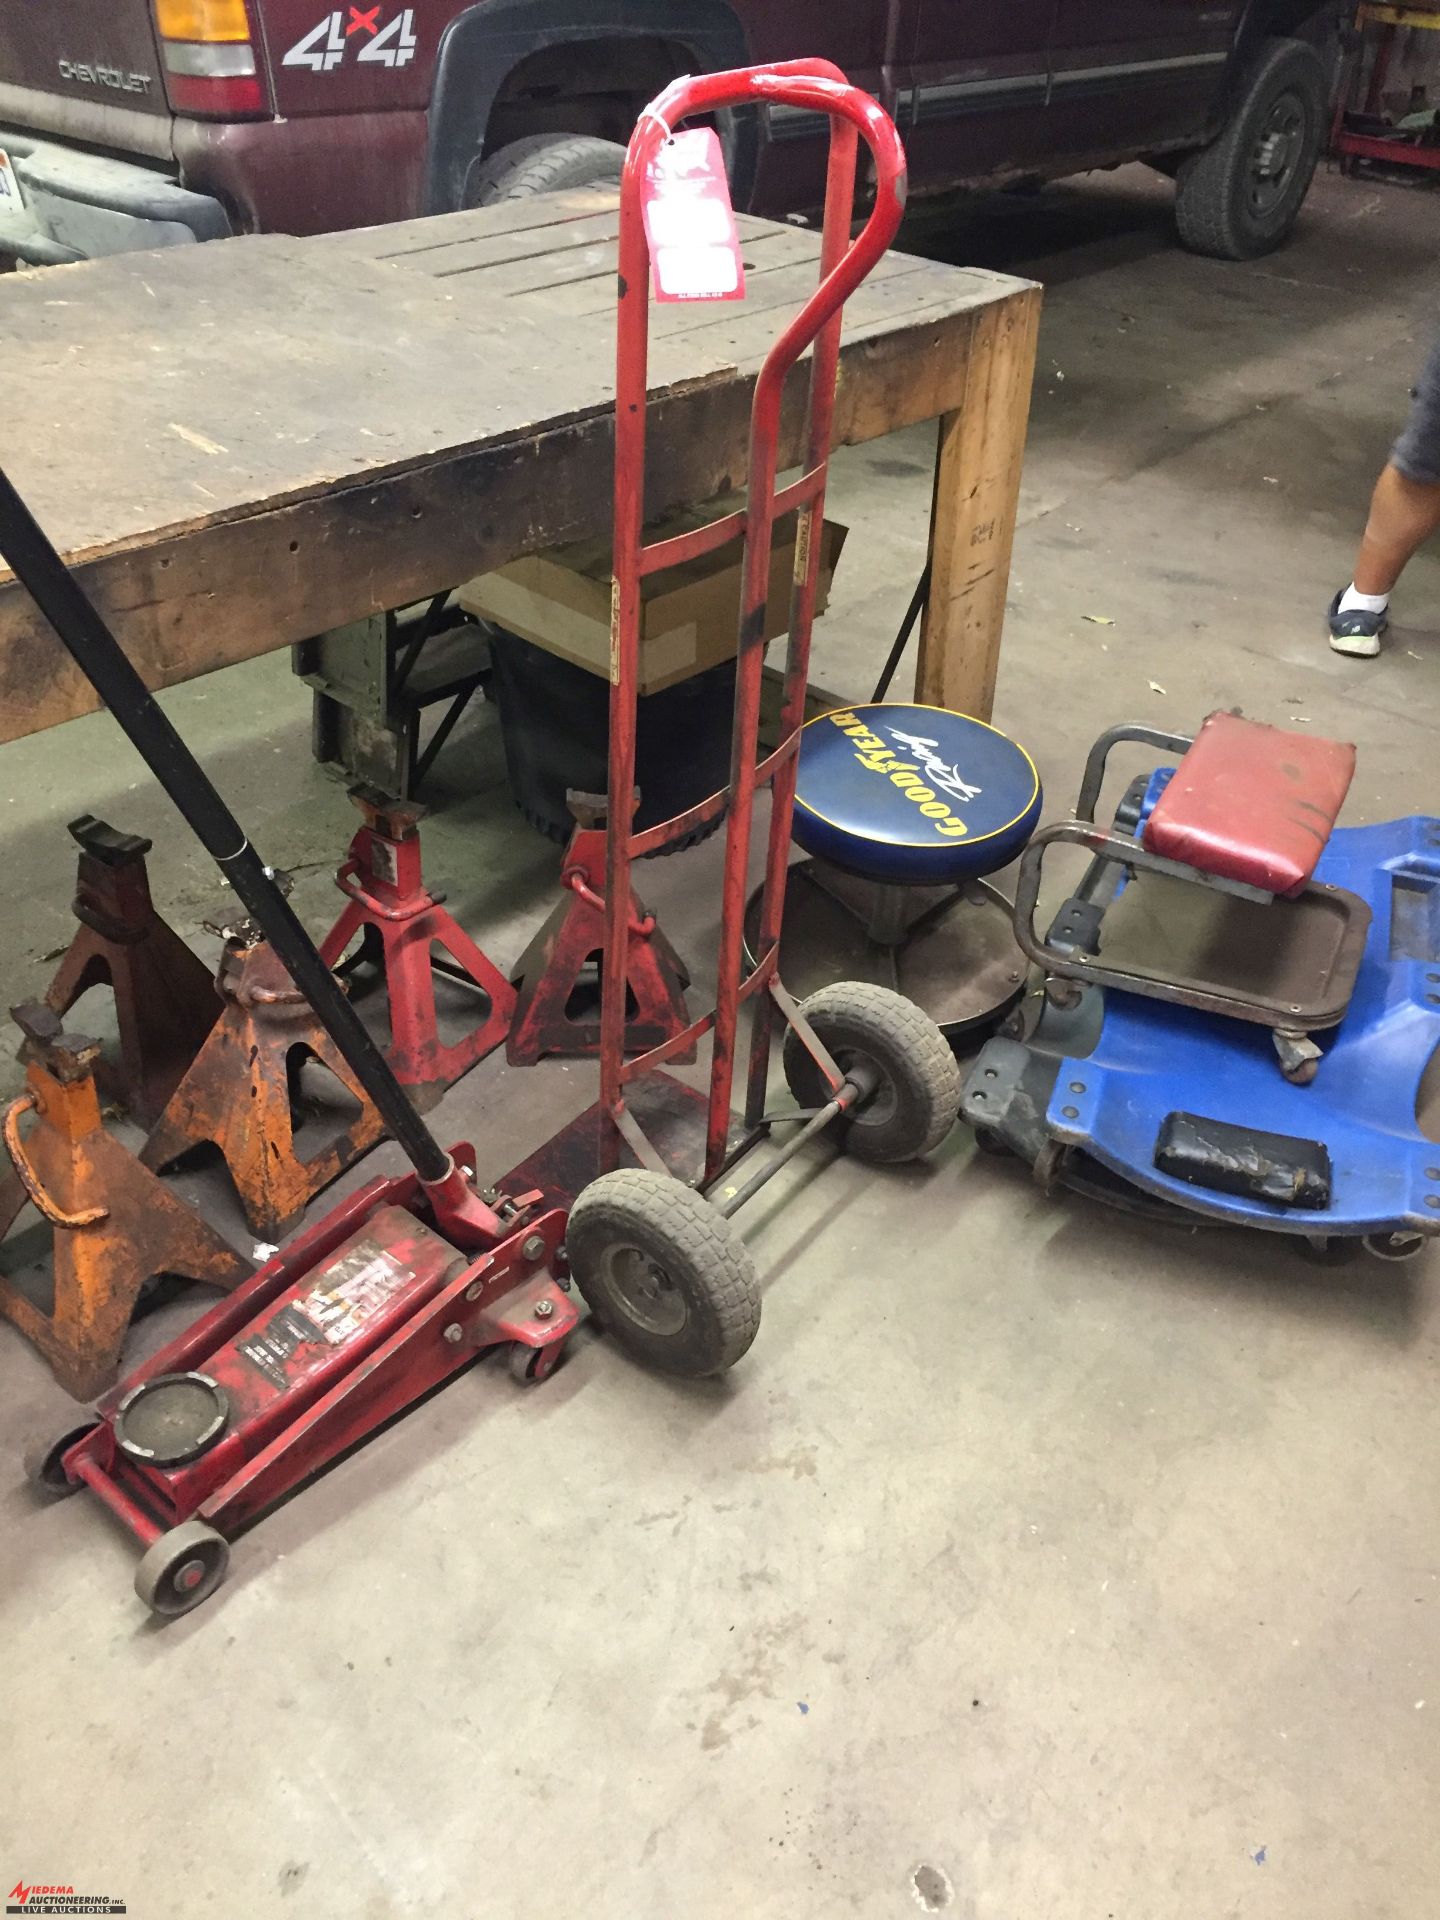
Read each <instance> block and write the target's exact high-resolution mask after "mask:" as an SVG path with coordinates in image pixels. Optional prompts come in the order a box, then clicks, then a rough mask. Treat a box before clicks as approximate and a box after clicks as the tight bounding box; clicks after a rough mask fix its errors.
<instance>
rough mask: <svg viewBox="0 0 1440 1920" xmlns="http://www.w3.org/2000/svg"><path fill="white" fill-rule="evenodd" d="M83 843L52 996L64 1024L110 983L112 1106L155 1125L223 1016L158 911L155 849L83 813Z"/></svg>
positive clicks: (102, 1067) (192, 958) (77, 823)
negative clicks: (115, 1055)
mask: <svg viewBox="0 0 1440 1920" xmlns="http://www.w3.org/2000/svg"><path fill="white" fill-rule="evenodd" d="M70 833H71V835H72V837H73V838H74V839H75V840H76V841H78V843H79V846H80V861H79V872H78V874H77V876H76V882H75V918H76V919H77V920H78V921H79V922H80V926H79V929H78V931H77V932H76V934H75V938H74V939H73V940H72V941H71V942H70V948H69V951H68V952H67V953H66V955H65V958H64V959H63V960H62V961H61V962H60V967H59V970H58V972H57V973H56V975H55V978H54V979H53V980H52V981H51V982H50V986H49V989H48V990H47V992H46V994H45V1004H46V1006H48V1007H49V1008H50V1010H51V1011H52V1012H53V1013H55V1014H57V1015H59V1017H60V1018H61V1019H63V1018H64V1017H65V1015H66V1014H67V1013H68V1012H69V1011H70V1009H71V1007H73V1006H74V1004H75V1002H76V1001H77V1000H78V999H79V998H80V996H81V994H82V993H85V992H88V990H89V989H90V988H91V987H93V986H97V985H101V984H105V983H108V985H109V986H110V987H111V988H112V990H113V992H114V995H115V1019H116V1023H117V1025H118V1026H119V1029H120V1064H119V1066H118V1067H115V1066H112V1065H111V1064H110V1062H108V1061H106V1060H103V1059H102V1060H99V1061H97V1062H96V1066H95V1078H96V1081H97V1082H98V1083H99V1086H100V1090H101V1092H102V1093H103V1094H104V1095H105V1096H106V1098H107V1099H110V1100H113V1101H115V1102H116V1104H117V1105H119V1106H122V1107H123V1108H124V1109H125V1111H126V1112H127V1113H128V1114H129V1115H130V1116H131V1118H132V1119H133V1120H135V1121H136V1122H137V1123H138V1124H139V1125H140V1126H142V1127H153V1126H154V1124H155V1122H156V1120H158V1119H159V1117H160V1114H161V1112H162V1111H163V1109H164V1106H165V1102H166V1101H167V1100H168V1099H169V1098H170V1096H171V1094H172V1093H173V1092H174V1091H175V1089H176V1087H178V1086H179V1084H180V1081H181V1079H182V1078H183V1076H184V1073H185V1069H186V1068H187V1067H188V1066H189V1065H190V1062H191V1061H192V1060H193V1059H194V1058H195V1056H196V1054H197V1053H198V1052H199V1051H200V1049H201V1047H202V1046H203V1045H204V1043H205V1036H206V1035H207V1034H208V1033H209V1031H210V1029H211V1028H212V1027H213V1026H214V1024H215V1022H216V1021H217V1020H218V1019H219V1017H220V1001H219V999H218V997H217V995H216V992H215V982H214V981H213V980H212V979H211V977H210V969H209V968H208V967H207V966H206V965H205V963H204V961H203V960H201V959H200V957H199V956H198V955H197V954H194V953H192V952H191V951H190V949H189V947H187V946H186V944H185V942H184V941H183V940H182V939H181V938H180V936H179V934H178V933H176V932H175V931H174V929H173V928H171V927H169V926H167V925H166V923H165V922H164V921H163V920H162V919H161V918H160V915H159V914H158V913H157V912H156V911H155V905H154V902H153V901H152V900H151V898H150V878H149V875H148V874H147V873H146V871H145V856H146V854H147V853H148V852H149V851H150V846H151V842H150V841H148V840H142V839H140V837H139V836H138V835H137V834H133V833H119V832H117V831H116V829H115V828H114V827H110V826H107V825H106V824H105V822H104V821H103V820H97V819H96V818H95V817H94V815H93V814H89V813H83V814H81V816H80V818H79V819H78V820H72V821H71V822H70Z"/></svg>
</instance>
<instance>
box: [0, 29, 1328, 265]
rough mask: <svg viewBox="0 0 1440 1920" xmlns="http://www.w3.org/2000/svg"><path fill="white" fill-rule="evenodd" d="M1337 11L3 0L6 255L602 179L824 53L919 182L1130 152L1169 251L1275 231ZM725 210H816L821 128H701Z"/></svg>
mask: <svg viewBox="0 0 1440 1920" xmlns="http://www.w3.org/2000/svg"><path fill="white" fill-rule="evenodd" d="M1338 26H1339V21H1338V9H1337V4H1336V0H1328V4H1326V5H1322V6H1317V5H1316V4H1315V0H470V4H465V3H464V0H413V4H411V5H409V6H401V5H396V4H394V0H346V3H345V4H341V5H335V6H332V5H330V4H329V0H0V260H9V259H18V260H22V261H31V262H46V261H63V260H75V259H83V258H87V257H90V256H93V255H96V254H103V253H115V252H123V251H126V250H128V249H131V248H135V247H153V246H165V245H173V244H182V243H187V242H189V241H192V240H205V239H210V238H212V237H214V236H217V235H221V234H227V233H253V232H266V231H279V232H286V233H314V232H322V231H325V230H327V229H330V228H336V227H354V226H370V225H375V224H377V223H379V222H383V221H389V220H399V219H404V218H407V217H410V216H412V215H415V214H420V213H438V212H444V211H448V210H450V209H453V208H456V207H468V206H475V205H478V204H481V203H483V202H485V201H488V200H494V199H499V198H503V197H508V196H513V195H517V194H524V193H535V192H542V191H544V190H545V189H547V188H551V187H559V186H570V185H577V184H582V183H589V182H594V181H601V180H611V179H614V178H616V177H617V176H618V169H619V161H620V151H621V144H622V143H623V142H624V141H625V139H626V138H627V137H628V135H629V131H630V128H631V126H632V125H633V124H634V121H635V117H636V113H637V111H638V109H639V108H640V107H641V106H642V105H643V104H644V103H645V102H646V101H647V100H648V99H649V98H651V97H652V96H653V95H654V94H655V93H656V92H657V91H658V90H659V89H660V87H661V86H662V85H663V84H664V83H665V82H666V81H667V80H669V79H671V78H673V77H674V76H675V75H676V74H679V73H684V72H697V71H702V70H705V69H713V68H721V67H733V66H742V65H744V64H746V63H748V62H751V61H763V60H781V59H790V58H794V57H795V56H797V55H815V54H820V55H824V56H826V57H828V58H829V59H831V60H833V61H835V62H836V63H837V64H838V65H839V66H841V67H843V68H844V69H845V71H846V73H848V74H849V75H850V77H851V78H852V79H853V80H854V81H856V82H857V83H858V84H859V85H861V86H864V87H868V88H869V89H871V91H873V92H874V93H875V94H876V95H877V97H878V98H879V99H881V100H882V101H883V102H884V103H885V105H886V106H887V107H888V108H889V110H890V112H891V113H892V114H893V115H894V117H895V119H896V122H897V123H898V125H899V127H900V129H901V132H902V133H903V135H904V139H905V144H906V147H907V149H908V151H909V156H910V180H911V188H912V191H913V192H916V193H939V192H944V191H948V190H951V189H955V188H961V187H966V186H978V185H996V184H1007V183H1015V182H1023V181H1034V180H1042V179H1046V178H1050V177H1053V176H1056V175H1059V174H1065V173H1075V172H1079V171H1082V170H1083V169H1085V168H1088V167H1096V166H1112V165H1115V164H1117V163H1118V162H1120V161H1124V160H1132V159H1143V160H1146V161H1149V162H1150V163H1151V164H1152V165H1154V166H1155V167H1158V168H1159V169H1160V170H1161V171H1162V172H1164V173H1167V174H1169V175H1171V176H1172V177H1173V178H1174V180H1175V183H1176V215H1177V222H1178V226H1179V230H1180V236H1181V239H1182V240H1183V241H1184V242H1185V244H1186V245H1188V246H1190V247H1193V248H1195V249H1197V250H1198V251H1202V252H1206V253H1213V254H1219V255H1223V256H1227V257H1229V258H1232V259H1242V258H1247V257H1250V256H1254V255H1257V254H1261V253H1265V252H1268V251H1269V250H1270V249H1271V248H1272V247H1275V246H1277V245H1278V244H1279V243H1280V242H1281V241H1282V240H1283V239H1284V238H1285V237H1286V235H1287V234H1288V233H1289V232H1290V229H1291V228H1292V226H1293V225H1294V223H1295V219H1296V216H1297V214H1298V213H1299V210H1300V205H1301V202H1302V201H1303V200H1304V197H1305V193H1306V190H1307V188H1308V187H1309V184H1310V178H1311V174H1312V172H1313V171H1314V167H1315V161H1316V157H1317V155H1318V154H1319V152H1320V148H1321V144H1322V141H1323V138H1324V134H1325V126H1326V102H1327V95H1328V87H1329V61H1330V54H1331V50H1332V49H1333V47H1334V46H1335V44H1336V35H1337V31H1338ZM720 131H721V135H722V138H723V140H724V142H725V146H726V151H727V156H728V161H729V166H730V171H731V177H732V182H733V187H734V193H735V199H736V202H737V204H739V205H741V206H744V207H747V208H749V209H751V210H752V211H755V212H759V213H765V214H771V215H775V216H780V217H784V216H787V215H799V216H803V215H805V214H807V213H809V212H810V211H812V210H813V209H814V208H815V206H816V205H817V204H818V202H819V200H820V198H821V192H822V184H823V151H824V127H823V125H822V123H821V122H820V120H819V118H818V116H815V115H811V114H806V113H801V112H795V111H791V110H777V109H773V108H772V109H771V110H770V111H769V112H768V114H762V113H760V112H758V111H756V112H753V113H751V112H746V113H737V114H734V115H730V116H725V120H724V124H723V125H722V126H721V129H720Z"/></svg>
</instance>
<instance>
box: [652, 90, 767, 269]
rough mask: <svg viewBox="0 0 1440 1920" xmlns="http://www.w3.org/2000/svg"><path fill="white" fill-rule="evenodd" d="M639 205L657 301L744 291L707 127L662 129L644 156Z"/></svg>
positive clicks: (720, 159)
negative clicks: (656, 146)
mask: <svg viewBox="0 0 1440 1920" xmlns="http://www.w3.org/2000/svg"><path fill="white" fill-rule="evenodd" d="M641 205H642V209H643V211H644V215H645V237H646V239H647V240H648V241H649V243H650V262H651V267H652V269H653V277H654V282H655V298H656V299H657V300H743V299H744V298H745V265H744V262H743V261H742V260H741V258H740V235H739V233H738V232H737V231H736V227H735V209H734V208H733V207H732V206H731V204H730V184H729V182H728V181H727V180H726V178H725V156H724V154H723V153H722V152H721V151H720V138H719V135H718V134H717V133H716V132H715V129H714V128H713V127H689V128H687V129H686V130H685V131H684V132H683V133H675V134H672V135H671V136H670V138H669V139H668V140H667V141H666V142H665V144H664V146H663V147H661V148H660V150H659V152H658V153H657V154H656V155H655V158H654V159H653V160H652V161H651V163H650V168H649V172H648V174H647V175H646V179H645V187H644V193H643V196H642V200H641Z"/></svg>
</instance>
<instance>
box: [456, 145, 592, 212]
mask: <svg viewBox="0 0 1440 1920" xmlns="http://www.w3.org/2000/svg"><path fill="white" fill-rule="evenodd" d="M624 164H625V149H624V147H621V146H617V145H616V144H615V142H614V141H613V140H596V139H595V138H593V136H592V135H590V134H588V133H532V134H530V135H529V136H528V137H527V138H526V139H524V140H512V141H511V142H510V144H509V146H508V147H501V148H500V149H499V150H498V152H495V153H492V154H490V155H489V156H488V158H486V159H484V160H481V161H480V162H478V164H476V165H475V166H473V167H472V168H471V169H470V173H469V176H468V177H467V179H466V181H465V198H464V205H465V206H467V207H488V206H490V205H491V204H492V203H493V202H495V201H496V200H523V199H527V198H528V197H529V196H530V195H531V194H535V193H558V192H559V191H560V190H561V188H562V187H600V186H618V185H619V184H620V169H621V168H622V167H623V166H624Z"/></svg>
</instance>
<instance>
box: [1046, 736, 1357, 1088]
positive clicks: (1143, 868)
mask: <svg viewBox="0 0 1440 1920" xmlns="http://www.w3.org/2000/svg"><path fill="white" fill-rule="evenodd" d="M1123 742H1133V743H1136V744H1139V745H1141V746H1148V747H1157V748H1160V749H1162V750H1164V751H1166V752H1170V753H1174V754H1176V755H1178V756H1183V755H1184V754H1185V753H1186V752H1187V751H1188V750H1189V749H1190V747H1192V746H1193V745H1194V739H1193V737H1192V736H1191V735H1189V734H1183V733H1167V732H1164V731H1162V730H1160V729H1158V728H1155V727H1147V726H1132V725H1122V726H1117V727H1110V728H1108V729H1107V730H1106V731H1105V732H1104V733H1102V734H1101V735H1100V738H1099V739H1098V740H1097V741H1096V742H1095V744H1094V746H1093V747H1091V749H1090V752H1089V755H1088V757H1087V759H1086V762H1085V773H1084V776H1083V778H1082V780H1081V783H1080V795H1079V799H1078V800H1077V801H1076V805H1075V812H1074V814H1073V815H1072V817H1071V818H1070V819H1069V820H1058V821H1055V822H1053V823H1052V824H1051V825H1050V826H1048V827H1042V828H1041V829H1040V831H1039V832H1038V833H1037V834H1036V835H1035V836H1034V838H1033V839H1032V840H1031V842H1030V844H1029V846H1028V847H1027V848H1026V849H1025V852H1024V854H1023V855H1022V857H1021V860H1020V871H1019V876H1018V879H1017V881H1016V886H1015V938H1016V940H1017V942H1018V944H1019V946H1020V948H1021V950H1022V951H1023V952H1024V954H1025V956H1026V957H1027V959H1029V960H1030V961H1031V962H1032V963H1033V964H1034V965H1035V966H1037V967H1039V968H1041V969H1042V970H1043V972H1044V973H1045V974H1046V975H1047V976H1048V977H1049V979H1050V982H1051V985H1050V988H1049V989H1048V990H1049V991H1050V993H1051V997H1052V998H1054V997H1056V989H1055V986H1054V983H1055V982H1056V981H1065V982H1083V983H1085V984H1086V985H1089V986H1096V987H1109V988H1116V989H1121V990H1123V991H1125V992H1128V993H1137V994H1141V995H1145V996H1148V997H1150V998H1152V999H1157V1000H1168V1001H1170V1002H1172V1003H1173V1004H1175V1005H1177V1006H1184V1007H1193V1008H1195V1009H1197V1010H1198V1011H1200V1012H1204V1013H1218V1014H1223V1015H1226V1016H1228V1017H1229V1018H1231V1019H1235V1020H1244V1021H1250V1022H1253V1023H1255V1024H1256V1025H1259V1026H1264V1027H1269V1028H1270V1029H1271V1030H1272V1032H1273V1034H1274V1037H1275V1048H1276V1051H1277V1053H1278V1055H1279V1057H1280V1063H1281V1067H1282V1070H1283V1071H1284V1072H1285V1073H1286V1074H1287V1076H1290V1077H1293V1078H1296V1079H1299V1080H1302V1081H1303V1080H1308V1079H1310V1078H1312V1077H1313V1075H1314V1072H1315V1067H1316V1064H1317V1062H1318V1060H1319V1049H1318V1048H1317V1047H1316V1046H1315V1044H1314V1043H1313V1042H1312V1041H1311V1040H1310V1038H1309V1035H1310V1033H1311V1032H1312V1031H1323V1030H1325V1029H1326V1028H1329V1027H1333V1026H1336V1025H1338V1024H1339V1022H1340V1021H1341V1020H1343V1019H1344V1017H1345V1012H1346V1009H1347V1008H1348V1006H1349V1004H1350V996H1351V993H1352V991H1353V989H1354V985H1355V976H1356V973H1357V971H1358V969H1359V966H1360V961H1361V958H1362V956H1363V954H1364V951H1365V938H1366V933H1367V930H1368V928H1369V924H1370V912H1369V909H1368V907H1367V906H1366V905H1365V902H1364V901H1363V900H1360V899H1358V898H1356V897H1355V895H1353V894H1351V893H1348V892H1347V891H1346V890H1345V889H1344V888H1343V887H1337V886H1333V885H1331V884H1329V883H1326V882H1323V881H1311V882H1310V883H1309V884H1307V885H1306V887H1305V888H1304V889H1303V891H1302V892H1301V893H1299V894H1298V895H1296V896H1294V897H1293V898H1284V897H1281V896H1278V895H1276V894H1273V893H1267V892H1266V891H1265V890H1264V889H1263V888H1260V887H1256V886H1251V885H1249V884H1248V883H1247V882H1245V881H1241V880H1234V879H1230V878H1227V877H1226V876H1224V875H1220V874H1215V873H1209V872H1206V871H1204V870H1203V869H1201V868H1199V867H1194V866H1187V865H1186V864H1185V863H1184V862H1182V861H1178V860H1172V859H1169V858H1167V857H1166V856H1164V855H1163V854H1158V853H1152V852H1151V851H1150V850H1149V849H1148V848H1147V847H1146V846H1145V845H1144V843H1143V840H1142V838H1141V834H1142V831H1143V826H1137V829H1136V831H1135V833H1134V834H1133V835H1132V834H1130V833H1128V832H1123V831H1122V832H1115V831H1112V830H1110V829H1108V828H1106V827H1104V826H1101V825H1099V824H1097V822H1096V818H1095V815H1096V811H1097V809H1098V806H1099V802H1100V794H1101V789H1102V787H1103V785H1104V780H1105V773H1106V768H1107V765H1108V763H1109V757H1110V754H1111V752H1112V750H1113V749H1114V748H1115V747H1116V746H1118V745H1120V744H1121V743H1123ZM1057 845H1059V846H1073V847H1081V848H1083V849H1085V851H1087V852H1088V853H1090V854H1091V855H1092V857H1093V859H1094V860H1096V861H1098V862H1101V863H1103V864H1105V865H1108V866H1109V867H1110V868H1111V869H1112V870H1113V874H1114V876H1115V877H1116V879H1117V880H1118V879H1121V878H1123V879H1124V880H1126V881H1133V880H1134V879H1135V878H1136V877H1137V876H1139V875H1142V874H1153V875H1155V876H1157V877H1158V878H1160V879H1162V880H1163V879H1170V880H1177V881H1181V882H1184V883H1186V884H1187V885H1189V886H1193V887H1195V888H1197V889H1203V890H1204V891H1205V892H1208V893H1209V894H1211V895H1225V896H1228V897H1229V898H1231V899H1233V900H1236V901H1241V902H1248V903H1249V904H1250V905H1252V906H1261V907H1264V908H1267V909H1269V910H1270V911H1271V912H1273V913H1274V914H1275V915H1276V916H1277V938H1279V937H1280V935H1279V932H1278V930H1279V929H1280V928H1282V927H1283V928H1284V929H1285V937H1286V938H1287V940H1288V943H1289V946H1290V947H1291V948H1293V960H1292V961H1291V962H1290V964H1289V965H1288V966H1286V967H1282V968H1277V967H1275V966H1274V965H1273V964H1268V965H1267V967H1266V968H1265V969H1263V970H1261V971H1258V972H1257V971H1256V968H1255V966H1254V964H1253V959H1254V957H1253V955H1252V954H1251V953H1250V952H1249V950H1248V948H1247V947H1245V946H1244V945H1242V946H1241V947H1239V948H1237V949H1236V950H1234V951H1231V950H1230V947H1229V946H1227V945H1226V944H1225V943H1224V942H1223V941H1221V940H1220V939H1219V932H1220V930H1219V927H1218V923H1217V925H1216V926H1215V929H1214V931H1215V934H1216V940H1215V941H1212V943H1211V944H1210V946H1209V947H1208V948H1207V951H1208V953H1209V956H1210V961H1211V965H1210V968H1209V971H1208V972H1207V973H1206V974H1205V976H1203V977H1197V976H1194V975H1188V976H1185V977H1181V976H1180V975H1175V976H1169V975H1166V974H1164V973H1159V972H1154V971H1151V970H1150V969H1149V968H1148V967H1142V966H1137V965H1135V964H1133V963H1132V964H1130V965H1125V966H1118V965H1108V964H1107V963H1106V962H1105V960H1104V959H1103V958H1102V957H1101V951H1100V948H1099V944H1098V926H1099V921H1098V918H1097V919H1096V921H1095V926H1094V929H1093V931H1094V934H1095V936H1096V937H1095V940H1094V942H1093V944H1092V943H1089V942H1085V941H1075V940H1073V939H1071V938H1070V937H1069V931H1068V927H1067V925H1066V923H1065V917H1064V916H1063V915H1062V919H1061V922H1060V923H1059V924H1057V927H1055V928H1052V930H1051V932H1050V933H1049V934H1048V935H1047V936H1046V937H1045V938H1043V939H1042V938H1041V936H1040V935H1039V933H1038V932H1037V931H1036V925H1035V915H1036V911H1037V909H1038V907H1039V902H1040V891H1041V878H1042V872H1043V866H1044V860H1045V853H1046V850H1047V848H1050V847H1053V846H1057ZM1086 885H1087V891H1086V893H1085V895H1084V899H1085V900H1086V902H1089V903H1093V904H1094V907H1095V909H1096V912H1097V913H1103V912H1104V910H1105V909H1106V907H1108V906H1109V905H1111V904H1113V902H1114V899H1115V897H1116V894H1117V893H1118V891H1119V887H1118V886H1117V885H1111V886H1109V887H1108V888H1107V887H1105V886H1103V885H1102V884H1101V882H1100V881H1099V880H1098V879H1097V878H1096V877H1094V876H1093V875H1092V876H1091V877H1089V878H1088V879H1087V883H1086ZM1178 897H1179V896H1177V898H1178ZM1232 944H1233V943H1232ZM1272 958H1273V956H1272ZM1073 991H1074V989H1073V988H1072V997H1073Z"/></svg>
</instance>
